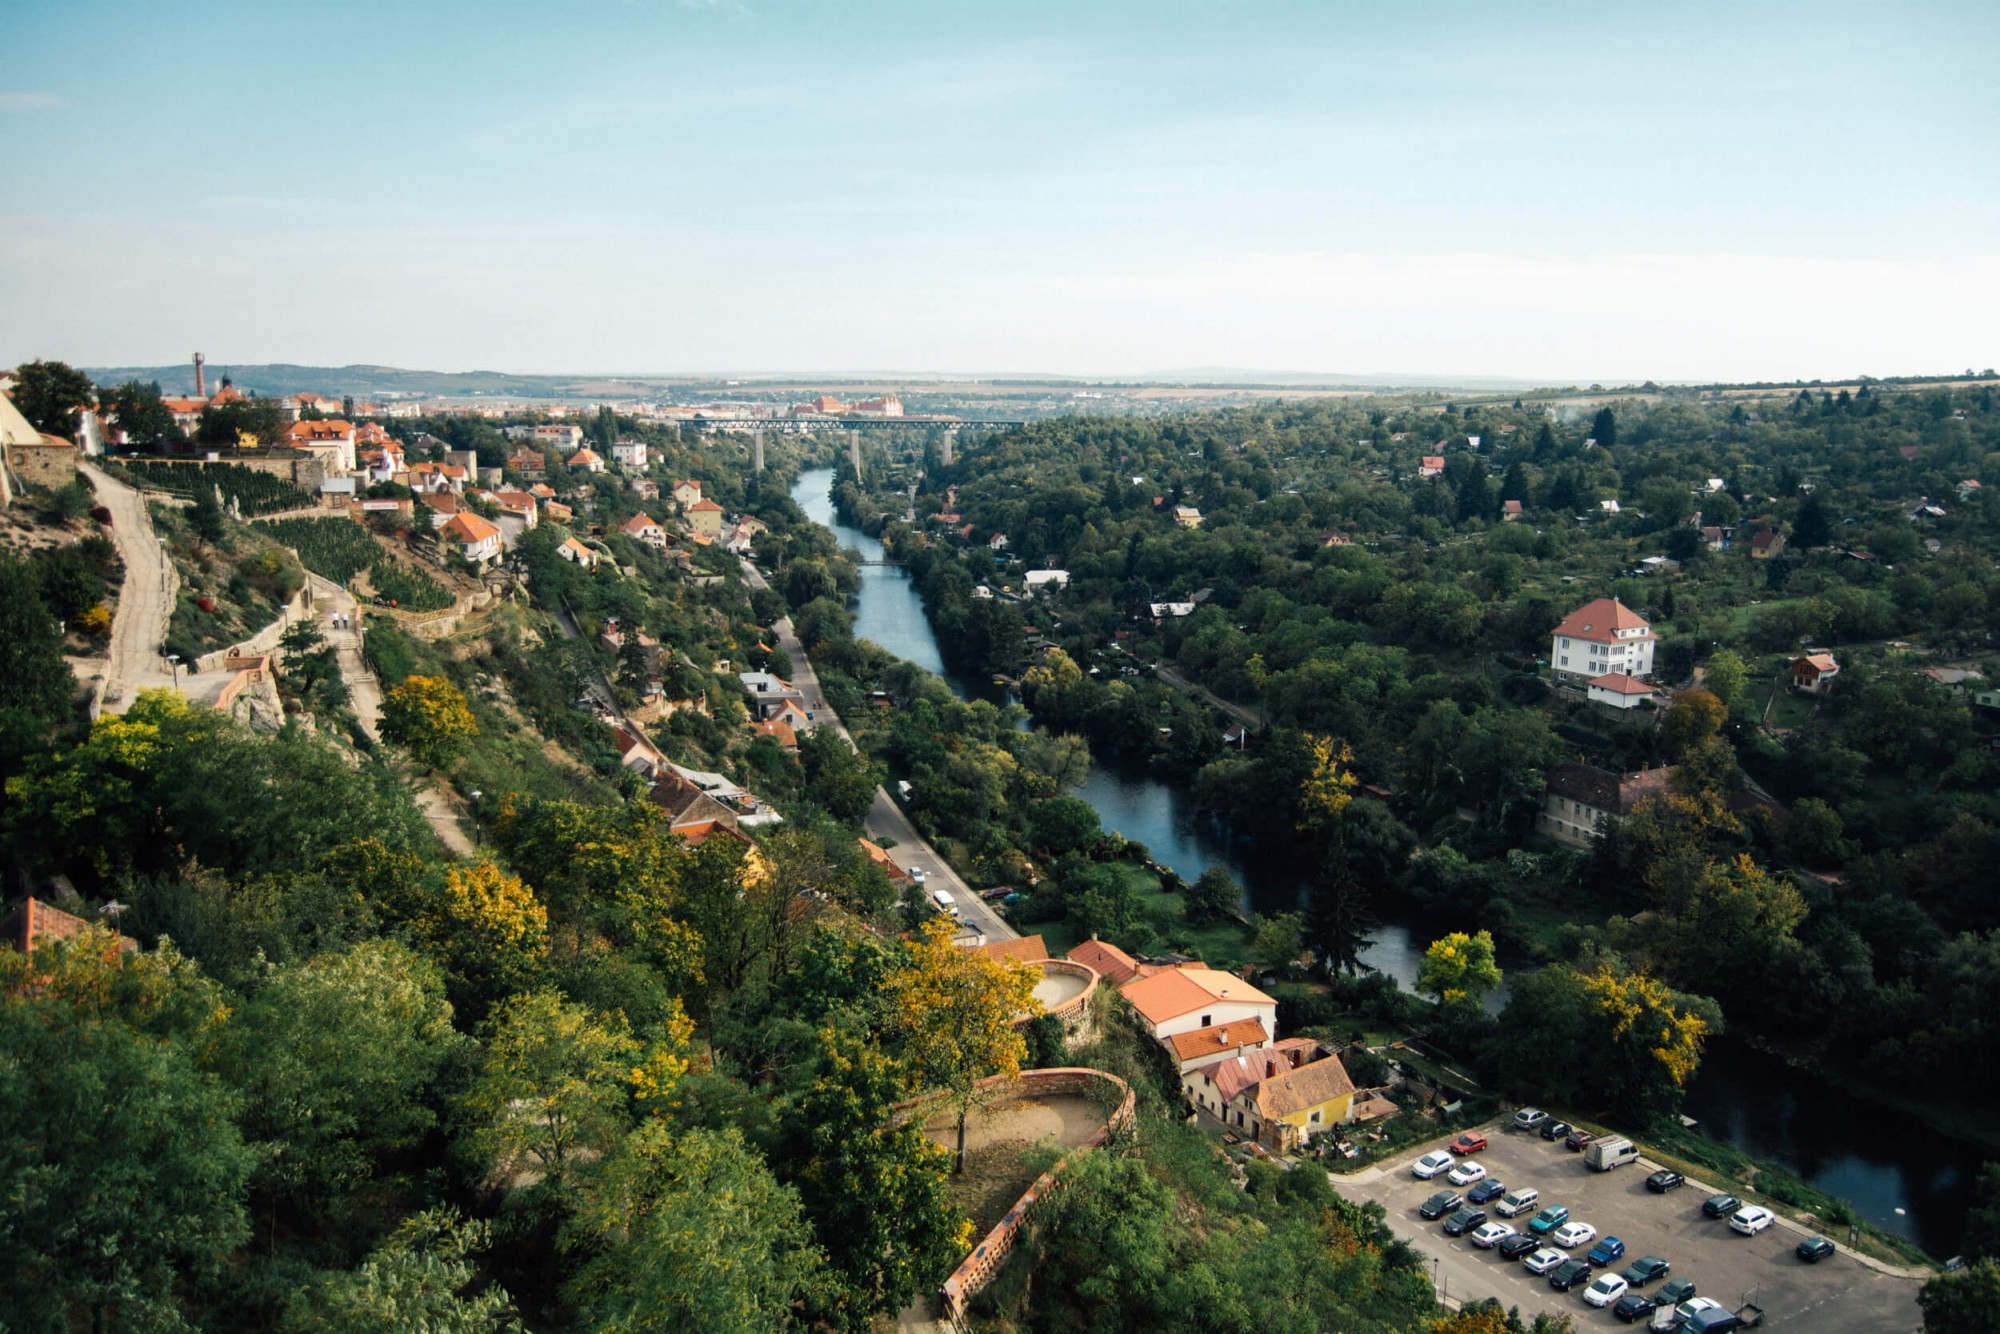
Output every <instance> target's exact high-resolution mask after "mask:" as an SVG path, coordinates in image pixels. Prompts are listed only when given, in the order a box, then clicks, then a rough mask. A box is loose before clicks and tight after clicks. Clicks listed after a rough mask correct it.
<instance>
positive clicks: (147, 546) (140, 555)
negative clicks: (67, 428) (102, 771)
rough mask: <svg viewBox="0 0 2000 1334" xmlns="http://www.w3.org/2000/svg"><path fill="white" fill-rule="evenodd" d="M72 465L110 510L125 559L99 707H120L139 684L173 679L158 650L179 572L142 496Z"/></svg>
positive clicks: (164, 635)
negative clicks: (167, 551) (158, 534)
mask: <svg viewBox="0 0 2000 1334" xmlns="http://www.w3.org/2000/svg"><path fill="white" fill-rule="evenodd" d="M77 467H78V470H79V471H81V472H82V473H83V475H84V479H85V480H86V481H88V482H89V483H90V487H91V489H92V490H93V491H95V492H96V493H97V499H98V503H99V504H101V505H103V506H104V507H105V508H106V509H108V510H110V511H111V540H112V542H113V543H114V544H115V545H116V546H117V548H118V557H119V559H120V560H122V561H123V562H124V563H125V579H124V582H123V583H122V584H121V585H120V586H119V590H118V615H117V617H116V619H114V620H113V621H112V623H111V647H110V649H109V651H108V654H107V661H106V664H105V684H104V710H105V712H107V713H123V712H125V710H126V709H127V708H128V707H130V705H131V703H132V701H133V699H134V698H136V697H137V696H138V694H139V692H140V691H141V690H145V689H149V688H152V687H155V686H165V687H169V688H172V687H174V686H175V685H176V684H177V683H176V681H175V677H174V672H173V669H172V667H171V666H170V665H169V664H168V663H167V661H166V660H165V659H164V658H162V657H161V656H160V651H161V646H162V645H163V644H164V643H165V642H166V638H167V619H168V617H169V616H171V615H172V614H173V608H174V599H175V597H176V595H177V594H178V592H179V590H180V578H179V576H178V575H177V574H176V572H175V570H174V567H173V562H172V561H169V560H168V559H167V557H166V553H165V552H163V551H162V550H161V549H160V539H159V537H158V536H157V535H156V534H155V533H154V532H153V520H152V516H151V515H149V514H147V513H146V501H145V498H144V497H142V496H141V495H140V494H139V493H138V492H137V491H134V490H133V489H132V488H131V487H129V486H127V485H125V484H124V483H123V482H119V481H115V480H113V479H112V478H111V477H109V476H107V475H106V474H104V473H102V472H100V471H98V469H97V468H96V467H94V466H93V465H91V464H89V463H79V464H78V465H77Z"/></svg>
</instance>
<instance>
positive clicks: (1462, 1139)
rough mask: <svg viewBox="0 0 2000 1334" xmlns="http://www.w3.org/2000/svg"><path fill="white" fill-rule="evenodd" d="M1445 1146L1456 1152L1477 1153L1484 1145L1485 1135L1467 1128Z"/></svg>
mask: <svg viewBox="0 0 2000 1334" xmlns="http://www.w3.org/2000/svg"><path fill="white" fill-rule="evenodd" d="M1446 1147H1448V1148H1449V1149H1450V1150H1451V1151H1452V1152H1453V1153H1456V1154H1468V1153H1478V1152H1479V1151H1480V1150H1481V1149H1483V1148H1485V1147H1486V1136H1484V1135H1482V1134H1480V1133H1479V1132H1478V1131H1476V1130H1468V1131H1466V1132H1465V1133H1464V1134H1463V1135H1460V1136H1459V1137H1458V1138H1457V1139H1455V1140H1453V1141H1452V1142H1451V1143H1450V1144H1449V1145H1448V1146H1446Z"/></svg>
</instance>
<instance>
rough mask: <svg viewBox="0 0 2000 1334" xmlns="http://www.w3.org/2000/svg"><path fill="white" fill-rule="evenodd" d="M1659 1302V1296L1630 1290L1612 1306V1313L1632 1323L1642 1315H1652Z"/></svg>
mask: <svg viewBox="0 0 2000 1334" xmlns="http://www.w3.org/2000/svg"><path fill="white" fill-rule="evenodd" d="M1659 1304H1660V1303H1659V1301H1658V1299H1657V1298H1653V1297H1648V1296H1647V1295H1646V1294H1645V1293H1643V1292H1628V1293H1626V1294H1625V1295H1624V1296H1623V1297H1620V1298H1619V1299H1618V1304H1617V1305H1616V1306H1614V1307H1612V1308H1611V1314H1613V1315H1615V1316H1617V1317H1618V1318H1619V1319H1620V1320H1623V1321H1624V1322H1626V1323H1627V1324H1630V1323H1631V1322H1632V1321H1634V1320H1637V1319H1638V1318H1639V1317H1640V1316H1642V1315H1651V1314H1652V1313H1653V1310H1654V1308H1655V1307H1657V1306H1658V1305H1659Z"/></svg>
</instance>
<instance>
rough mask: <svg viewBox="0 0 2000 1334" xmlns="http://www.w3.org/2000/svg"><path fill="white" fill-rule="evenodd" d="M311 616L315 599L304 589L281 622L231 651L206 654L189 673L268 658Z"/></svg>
mask: <svg viewBox="0 0 2000 1334" xmlns="http://www.w3.org/2000/svg"><path fill="white" fill-rule="evenodd" d="M285 549H286V550H287V551H290V550H291V548H290V547H287V548H285ZM292 554H293V555H295V556H296V555H297V554H298V553H297V552H293V553H292ZM311 616H312V595H311V594H310V593H309V592H308V591H307V590H305V589H303V588H302V589H300V590H299V591H298V592H297V593H296V594H294V595H293V597H292V600H291V601H290V602H289V603H287V604H286V606H285V611H284V613H283V614H281V615H279V617H278V619H277V620H275V621H272V622H271V623H270V624H269V625H267V626H265V627H264V628H263V629H262V630H259V631H258V632H257V633H256V634H254V635H251V636H250V637H249V638H248V639H245V640H242V641H241V642H239V643H236V644H232V645H231V646H230V647H228V648H219V649H217V650H215V652H213V653H204V654H202V655H201V656H200V657H199V658H196V659H195V660H194V661H193V662H191V663H189V664H188V670H189V671H191V672H212V671H215V670H216V669H217V668H228V667H229V660H230V659H231V658H254V657H259V656H262V655H264V654H267V653H269V652H271V650H273V649H275V648H277V647H278V641H279V640H280V639H283V638H284V637H285V631H286V630H287V629H288V628H290V626H291V624H292V622H293V621H300V620H307V619H310V618H311ZM229 669H230V670H232V671H233V670H235V669H234V668H229Z"/></svg>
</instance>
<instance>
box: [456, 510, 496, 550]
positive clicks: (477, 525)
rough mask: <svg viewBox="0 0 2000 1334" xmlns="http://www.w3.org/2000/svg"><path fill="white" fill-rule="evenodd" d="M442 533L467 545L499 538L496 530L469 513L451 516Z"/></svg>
mask: <svg viewBox="0 0 2000 1334" xmlns="http://www.w3.org/2000/svg"><path fill="white" fill-rule="evenodd" d="M444 531H445V532H447V533H450V534H451V535H452V536H453V537H456V538H457V539H459V540H460V541H461V542H465V543H468V544H470V543H473V542H484V541H485V540H486V539H487V538H489V537H498V536H500V530H499V529H498V528H495V527H494V526H493V525H492V524H490V523H488V522H486V520H484V519H482V518H480V517H479V516H478V515H477V514H473V513H470V512H467V513H462V514H456V515H453V516H452V518H451V521H450V522H449V523H447V524H445V526H444Z"/></svg>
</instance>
